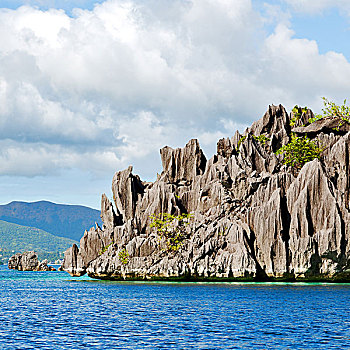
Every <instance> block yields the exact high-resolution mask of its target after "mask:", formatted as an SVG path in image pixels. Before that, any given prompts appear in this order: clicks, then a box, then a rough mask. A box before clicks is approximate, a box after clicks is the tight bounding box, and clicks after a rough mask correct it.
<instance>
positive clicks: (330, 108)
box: [309, 97, 350, 128]
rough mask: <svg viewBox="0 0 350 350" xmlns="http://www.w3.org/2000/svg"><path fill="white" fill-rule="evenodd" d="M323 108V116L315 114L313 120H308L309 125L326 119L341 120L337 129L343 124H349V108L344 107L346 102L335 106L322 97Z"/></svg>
mask: <svg viewBox="0 0 350 350" xmlns="http://www.w3.org/2000/svg"><path fill="white" fill-rule="evenodd" d="M322 99H323V104H324V108H322V112H323V114H317V115H315V117H314V118H311V119H309V123H310V124H311V123H313V122H314V121H316V120H320V119H323V118H327V117H338V118H340V119H341V120H342V122H340V124H339V125H338V128H339V127H340V126H342V125H343V124H344V123H348V124H350V107H349V106H347V105H346V100H344V103H343V104H342V105H341V106H337V105H336V104H335V103H334V102H332V101H328V99H327V98H326V97H322Z"/></svg>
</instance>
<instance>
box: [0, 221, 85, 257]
mask: <svg viewBox="0 0 350 350" xmlns="http://www.w3.org/2000/svg"><path fill="white" fill-rule="evenodd" d="M73 243H76V244H78V242H76V241H74V240H72V239H69V238H64V237H57V236H54V235H53V234H51V233H48V232H46V231H43V230H40V229H38V228H34V227H29V226H21V225H17V224H13V223H9V222H6V221H2V220H0V249H1V251H0V255H2V256H1V259H0V260H2V261H4V262H5V260H6V261H7V259H5V258H8V257H9V256H10V255H13V254H14V253H18V252H23V251H29V250H34V251H36V252H37V253H38V257H39V260H43V259H49V260H51V261H52V260H55V259H58V258H62V256H63V254H62V253H63V252H64V251H65V250H66V249H67V248H68V247H70V246H71V245H72V244H73Z"/></svg>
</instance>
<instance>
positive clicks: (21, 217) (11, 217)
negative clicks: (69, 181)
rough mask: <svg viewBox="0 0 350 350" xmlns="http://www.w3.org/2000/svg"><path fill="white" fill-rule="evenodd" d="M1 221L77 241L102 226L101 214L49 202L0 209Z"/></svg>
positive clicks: (92, 210) (1, 206) (0, 206)
mask: <svg viewBox="0 0 350 350" xmlns="http://www.w3.org/2000/svg"><path fill="white" fill-rule="evenodd" d="M0 220H3V221H7V222H11V223H14V224H18V225H23V226H29V227H37V228H39V229H41V230H44V231H46V232H50V233H52V234H54V235H55V236H59V237H65V238H70V239H74V240H77V241H78V240H80V238H81V237H82V236H83V234H84V231H85V230H88V229H89V228H90V227H92V226H95V222H97V223H98V224H99V225H101V224H102V223H101V217H100V212H99V211H98V210H96V209H91V208H88V207H84V206H81V205H66V204H56V203H51V202H48V201H39V202H32V203H27V202H17V201H14V202H11V203H8V204H5V205H0Z"/></svg>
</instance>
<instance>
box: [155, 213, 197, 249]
mask: <svg viewBox="0 0 350 350" xmlns="http://www.w3.org/2000/svg"><path fill="white" fill-rule="evenodd" d="M191 217H192V215H191V214H181V215H177V216H176V215H171V214H168V213H161V214H158V215H151V216H150V218H151V219H152V222H151V224H150V227H151V228H153V227H154V228H155V229H156V231H157V234H158V236H159V241H162V240H164V241H165V244H166V247H167V248H166V250H167V251H168V252H171V251H172V252H176V251H178V250H179V249H180V248H181V246H182V244H183V242H184V240H185V238H186V227H187V226H188V225H189V224H190V219H191Z"/></svg>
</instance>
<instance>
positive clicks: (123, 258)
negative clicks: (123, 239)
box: [118, 248, 129, 265]
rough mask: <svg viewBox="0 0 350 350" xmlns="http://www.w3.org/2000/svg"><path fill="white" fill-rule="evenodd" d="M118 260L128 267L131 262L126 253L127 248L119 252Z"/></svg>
mask: <svg viewBox="0 0 350 350" xmlns="http://www.w3.org/2000/svg"><path fill="white" fill-rule="evenodd" d="M118 258H119V260H120V262H121V263H122V264H124V265H126V264H127V263H128V262H129V253H128V252H127V251H126V249H125V248H124V249H123V250H121V251H120V252H119V254H118Z"/></svg>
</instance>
